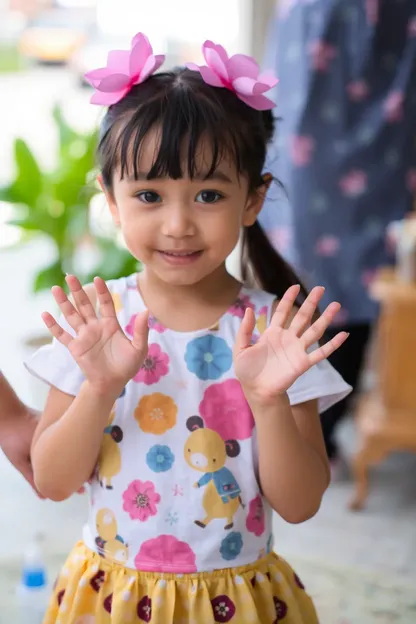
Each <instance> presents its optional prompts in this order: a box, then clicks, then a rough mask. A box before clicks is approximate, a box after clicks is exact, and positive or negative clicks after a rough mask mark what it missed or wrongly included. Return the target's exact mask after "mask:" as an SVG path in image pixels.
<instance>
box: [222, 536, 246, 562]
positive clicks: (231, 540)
mask: <svg viewBox="0 0 416 624" xmlns="http://www.w3.org/2000/svg"><path fill="white" fill-rule="evenodd" d="M242 547H243V538H242V537H241V533H236V531H233V532H232V533H230V534H229V535H227V537H226V538H225V539H223V540H222V543H221V548H220V553H221V557H222V558H223V559H225V560H226V561H232V560H233V559H236V558H237V557H238V555H239V554H240V552H241V549H242Z"/></svg>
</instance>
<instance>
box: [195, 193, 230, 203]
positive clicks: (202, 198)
mask: <svg viewBox="0 0 416 624" xmlns="http://www.w3.org/2000/svg"><path fill="white" fill-rule="evenodd" d="M223 197H224V196H223V195H221V193H218V191H201V192H200V193H198V195H197V196H196V201H197V202H201V204H215V203H216V202H217V201H219V200H220V199H223Z"/></svg>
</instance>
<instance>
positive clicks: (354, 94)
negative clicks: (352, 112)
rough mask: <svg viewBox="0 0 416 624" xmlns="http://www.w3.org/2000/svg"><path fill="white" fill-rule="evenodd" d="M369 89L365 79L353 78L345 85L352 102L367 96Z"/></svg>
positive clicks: (359, 100)
mask: <svg viewBox="0 0 416 624" xmlns="http://www.w3.org/2000/svg"><path fill="white" fill-rule="evenodd" d="M369 92H370V89H369V87H368V84H367V83H366V82H365V80H355V81H353V82H350V83H349V84H348V85H347V93H348V95H349V98H350V100H352V101H353V102H361V101H362V100H365V98H366V97H367V96H368V94H369Z"/></svg>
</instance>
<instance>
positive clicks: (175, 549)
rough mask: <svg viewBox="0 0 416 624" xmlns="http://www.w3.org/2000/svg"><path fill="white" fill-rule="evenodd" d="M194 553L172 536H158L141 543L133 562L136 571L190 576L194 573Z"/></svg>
mask: <svg viewBox="0 0 416 624" xmlns="http://www.w3.org/2000/svg"><path fill="white" fill-rule="evenodd" d="M195 560H196V557H195V553H194V552H193V551H192V549H191V548H190V546H189V545H188V544H186V543H185V542H181V541H179V540H178V539H177V538H176V537H174V536H173V535H159V537H155V538H154V539H150V540H147V541H146V542H143V544H142V545H141V547H140V550H139V552H138V554H137V555H136V558H135V560H134V565H135V566H136V568H137V569H138V570H143V571H151V572H172V573H174V574H192V573H193V572H196V564H195Z"/></svg>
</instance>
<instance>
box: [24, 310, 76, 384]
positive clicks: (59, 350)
mask: <svg viewBox="0 0 416 624" xmlns="http://www.w3.org/2000/svg"><path fill="white" fill-rule="evenodd" d="M58 323H59V325H60V326H61V327H62V328H63V329H65V330H66V331H67V332H68V333H70V334H71V335H72V336H73V335H74V334H75V332H74V330H73V329H72V328H71V327H70V326H69V325H68V323H67V321H66V319H65V317H64V316H61V317H60V318H59V320H58ZM24 364H25V366H26V368H27V370H28V371H29V372H30V373H31V374H32V375H34V376H35V377H38V379H41V380H42V381H44V382H45V383H47V384H49V385H50V386H54V387H55V388H58V390H61V392H65V393H66V394H71V395H73V396H76V395H77V394H78V392H79V390H80V388H81V385H82V383H83V381H84V379H85V378H84V375H83V373H82V371H81V369H80V368H79V366H78V364H77V363H76V362H75V360H74V358H73V357H72V355H71V353H70V352H69V350H68V349H67V348H66V347H65V346H64V345H62V344H61V343H60V342H58V341H57V340H56V339H55V338H54V339H53V341H52V343H51V344H48V345H45V346H44V347H41V348H40V349H38V350H37V351H36V353H35V354H34V355H33V356H32V357H31V358H30V359H28V360H27V361H26V362H25V363H24Z"/></svg>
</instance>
